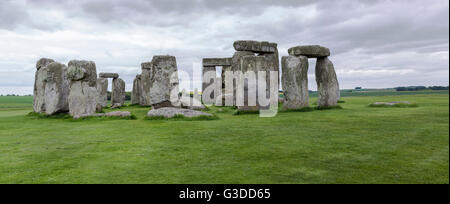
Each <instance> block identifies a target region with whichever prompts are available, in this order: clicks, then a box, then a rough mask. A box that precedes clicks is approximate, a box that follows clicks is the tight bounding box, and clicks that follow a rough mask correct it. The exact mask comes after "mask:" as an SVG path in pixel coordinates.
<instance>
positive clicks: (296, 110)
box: [279, 107, 314, 113]
mask: <svg viewBox="0 0 450 204" xmlns="http://www.w3.org/2000/svg"><path fill="white" fill-rule="evenodd" d="M312 111H314V108H312V107H304V108H300V109H284V108H283V109H281V110H280V111H279V112H280V113H289V112H312Z"/></svg>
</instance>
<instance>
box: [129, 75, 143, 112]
mask: <svg viewBox="0 0 450 204" xmlns="http://www.w3.org/2000/svg"><path fill="white" fill-rule="evenodd" d="M141 89H142V86H141V75H140V74H138V75H136V78H134V80H133V91H132V92H131V104H133V105H137V104H140V103H141V102H140V100H141Z"/></svg>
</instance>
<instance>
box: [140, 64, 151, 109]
mask: <svg viewBox="0 0 450 204" xmlns="http://www.w3.org/2000/svg"><path fill="white" fill-rule="evenodd" d="M141 68H142V73H141V97H140V99H139V103H140V105H141V106H150V105H151V104H150V84H151V69H152V63H151V62H144V63H142V64H141Z"/></svg>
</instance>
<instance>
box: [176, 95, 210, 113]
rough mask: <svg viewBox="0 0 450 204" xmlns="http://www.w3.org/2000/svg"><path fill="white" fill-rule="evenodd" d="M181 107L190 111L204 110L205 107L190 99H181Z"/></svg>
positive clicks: (199, 102)
mask: <svg viewBox="0 0 450 204" xmlns="http://www.w3.org/2000/svg"><path fill="white" fill-rule="evenodd" d="M180 102H181V107H182V108H187V109H191V110H205V109H206V107H205V106H204V105H203V104H202V102H201V101H199V100H197V99H195V98H192V97H181V99H180Z"/></svg>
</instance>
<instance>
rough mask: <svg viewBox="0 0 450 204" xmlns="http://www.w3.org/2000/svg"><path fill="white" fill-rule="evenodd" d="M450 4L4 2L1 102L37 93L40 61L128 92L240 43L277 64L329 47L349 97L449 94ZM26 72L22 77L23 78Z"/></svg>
mask: <svg viewBox="0 0 450 204" xmlns="http://www.w3.org/2000/svg"><path fill="white" fill-rule="evenodd" d="M448 4H449V2H448V1H447V0H434V1H421V0H412V1H406V0H398V1H389V0H379V1H376V0H360V1H353V0H352V1H343V0H339V1H338V0H331V1H328V0H327V1H313V0H286V1H272V0H246V1H240V0H229V1H221V0H217V1H215V0H191V1H187V0H186V1H178V0H152V1H146V0H134V1H125V0H109V1H107V0H97V1H88V0H78V1H54V0H40V1H32V0H19V1H10V0H6V1H1V2H0V40H1V41H2V42H0V78H1V79H2V80H1V81H0V92H5V90H2V88H1V87H11V86H16V87H19V86H22V87H31V85H32V81H33V78H32V74H29V72H31V73H33V72H34V70H33V67H32V64H33V63H34V62H35V61H36V60H37V59H38V58H39V57H51V58H55V59H57V60H58V61H61V62H65V63H66V62H68V61H69V60H70V59H74V58H82V59H90V60H94V61H96V62H97V65H98V66H97V67H98V69H99V70H100V71H116V72H119V73H121V74H122V75H123V76H124V78H125V80H126V82H127V84H131V82H132V77H133V76H134V75H135V74H136V73H137V72H139V65H140V63H141V62H143V61H149V60H151V57H152V56H153V55H158V54H171V55H175V56H177V62H178V66H179V68H180V70H185V71H188V72H191V73H192V66H193V63H198V62H200V60H201V58H203V57H215V56H217V57H226V56H231V55H232V54H233V47H232V43H233V41H234V40H238V39H254V40H268V41H274V42H277V43H278V45H279V50H280V54H281V55H286V54H287V49H288V48H289V47H292V46H295V45H299V44H321V45H325V46H327V47H330V48H331V50H332V60H333V61H334V64H335V67H336V68H337V70H338V74H339V78H340V79H341V85H342V86H343V87H344V88H352V87H353V86H355V85H356V84H358V86H364V87H391V86H397V85H415V84H422V83H427V84H428V85H434V84H437V85H448V70H449V68H448V67H449V64H448V63H449V62H448V53H449V39H448V36H449V20H448V19H449V12H448V10H449V5H448ZM6 42H9V43H6ZM312 66H314V63H311V67H312ZM11 68H14V69H15V71H14V72H9V71H8V70H9V69H11ZM405 70H409V71H405ZM23 72H27V73H26V74H25V73H24V76H26V77H20V76H17V75H20V73H23ZM310 73H313V67H312V68H311V69H310ZM15 78H17V79H18V80H14V79H15ZM19 78H20V79H19ZM310 82H311V83H310V86H311V87H312V88H314V87H315V85H314V82H313V80H310ZM127 89H131V87H127ZM21 90H24V89H21ZM30 90H31V89H30Z"/></svg>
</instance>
